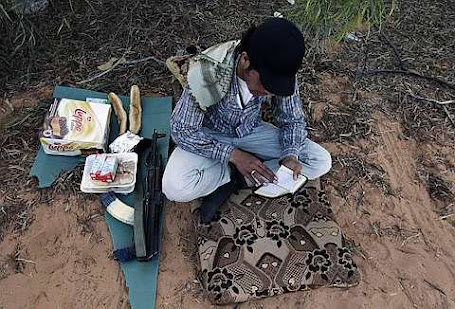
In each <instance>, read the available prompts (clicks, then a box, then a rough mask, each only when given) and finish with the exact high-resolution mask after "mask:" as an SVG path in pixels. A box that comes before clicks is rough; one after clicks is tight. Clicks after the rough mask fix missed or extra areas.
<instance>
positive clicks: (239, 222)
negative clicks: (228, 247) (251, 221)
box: [235, 219, 243, 224]
mask: <svg viewBox="0 0 455 309" xmlns="http://www.w3.org/2000/svg"><path fill="white" fill-rule="evenodd" d="M235 221H237V223H238V224H241V223H242V222H243V220H242V219H236V220H235Z"/></svg>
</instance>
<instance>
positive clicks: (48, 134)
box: [40, 98, 111, 156]
mask: <svg viewBox="0 0 455 309" xmlns="http://www.w3.org/2000/svg"><path fill="white" fill-rule="evenodd" d="M110 114H111V105H110V104H104V103H102V102H87V101H79V100H71V99H65V98H61V99H55V100H54V102H53V103H52V104H51V106H50V108H49V112H48V113H47V115H46V118H45V121H44V125H43V130H42V131H41V133H40V142H41V145H42V146H43V149H44V152H46V153H48V154H53V155H64V156H77V155H81V154H89V153H93V152H104V151H106V147H107V140H108V138H109V120H110Z"/></svg>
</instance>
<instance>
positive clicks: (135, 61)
mask: <svg viewBox="0 0 455 309" xmlns="http://www.w3.org/2000/svg"><path fill="white" fill-rule="evenodd" d="M149 60H154V61H155V62H157V63H159V64H162V65H166V62H164V61H163V60H160V59H158V58H156V57H153V56H149V57H146V58H142V59H137V60H130V61H125V62H123V64H136V63H140V62H145V61H149Z"/></svg>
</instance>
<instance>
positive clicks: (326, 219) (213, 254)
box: [196, 184, 360, 304]
mask: <svg viewBox="0 0 455 309" xmlns="http://www.w3.org/2000/svg"><path fill="white" fill-rule="evenodd" d="M196 232H197V236H198V250H199V259H200V267H201V268H200V277H201V278H202V281H203V284H204V287H205V289H206V292H207V294H208V296H209V298H210V300H211V301H212V302H213V303H215V304H228V303H235V302H244V301H247V300H249V299H252V298H261V297H267V296H273V295H277V294H282V293H288V292H294V291H302V290H308V289H315V288H319V287H322V286H329V287H350V286H354V285H357V284H358V282H359V280H360V273H359V270H358V268H357V266H356V264H355V262H354V261H353V260H352V256H351V253H350V251H349V250H348V249H347V248H346V247H345V243H344V238H343V234H342V232H341V230H340V227H339V226H338V225H337V224H336V223H335V221H334V218H333V214H332V209H331V207H330V204H329V201H328V199H327V195H326V194H325V193H324V192H323V191H322V190H320V189H319V188H318V186H317V185H314V184H308V185H307V186H306V187H305V188H303V189H301V190H300V191H299V192H297V193H296V194H295V195H294V196H291V195H286V196H282V197H279V198H275V199H269V198H264V197H261V196H257V195H255V194H253V193H251V190H243V191H241V192H240V193H239V194H238V195H235V194H234V195H232V197H231V198H230V199H229V201H228V202H226V203H225V204H224V205H223V206H222V207H221V208H220V210H219V211H218V213H217V215H216V216H215V218H214V219H213V221H212V223H211V224H210V225H203V224H201V223H198V224H197V226H196Z"/></svg>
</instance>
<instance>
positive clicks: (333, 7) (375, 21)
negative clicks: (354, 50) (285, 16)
mask: <svg viewBox="0 0 455 309" xmlns="http://www.w3.org/2000/svg"><path fill="white" fill-rule="evenodd" d="M394 9H395V0H297V1H296V3H295V6H294V8H293V9H292V11H291V12H290V19H291V20H293V21H294V22H295V23H296V24H297V25H299V26H300V27H301V28H302V29H303V30H305V31H311V32H312V33H314V34H315V35H316V36H318V37H319V36H324V37H334V38H335V40H336V41H340V40H342V39H343V38H344V37H345V36H346V34H347V33H349V32H351V31H355V30H359V29H366V30H367V31H368V32H369V31H370V29H371V27H377V28H379V29H381V27H382V25H383V23H384V21H385V20H386V19H387V18H388V17H390V15H391V14H392V13H393V11H394Z"/></svg>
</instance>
